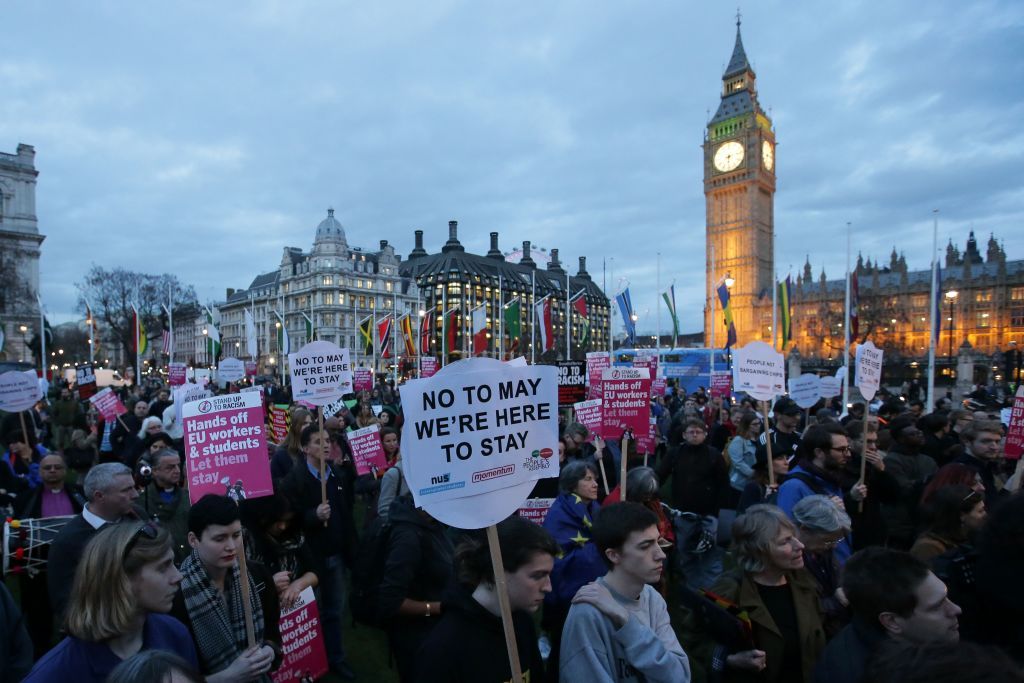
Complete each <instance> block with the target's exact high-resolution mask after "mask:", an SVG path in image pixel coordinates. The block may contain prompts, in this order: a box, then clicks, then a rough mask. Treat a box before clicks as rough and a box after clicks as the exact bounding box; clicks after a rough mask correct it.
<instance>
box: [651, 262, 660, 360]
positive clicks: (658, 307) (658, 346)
mask: <svg viewBox="0 0 1024 683" xmlns="http://www.w3.org/2000/svg"><path fill="white" fill-rule="evenodd" d="M657 260H658V269H657V280H658V283H657V285H656V291H657V292H658V293H657V294H655V295H654V310H655V311H656V314H655V317H656V320H657V322H656V326H657V328H658V331H657V334H658V337H657V344H656V346H655V348H656V349H657V350H658V367H661V304H659V303H658V297H659V296H661V252H660V251H659V252H658V259H657ZM651 379H654V378H653V377H652V378H651Z"/></svg>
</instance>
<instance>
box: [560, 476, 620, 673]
mask: <svg viewBox="0 0 1024 683" xmlns="http://www.w3.org/2000/svg"><path fill="white" fill-rule="evenodd" d="M558 486H559V488H560V489H561V493H560V494H559V495H558V497H557V498H555V502H554V503H552V504H551V509H550V510H548V514H547V517H545V518H544V528H545V529H547V530H548V532H549V533H550V534H551V535H552V536H553V537H554V539H555V542H556V543H558V546H559V547H560V548H561V556H560V557H559V558H558V559H556V560H555V566H554V569H553V570H552V572H551V592H550V593H548V594H547V595H546V596H545V597H544V615H543V617H544V618H543V620H542V622H541V623H542V624H543V626H544V628H545V629H546V630H547V632H548V634H549V635H550V636H551V646H552V648H551V656H550V657H549V658H548V662H549V664H548V667H549V670H550V669H557V662H558V655H559V644H560V642H561V635H562V625H563V624H564V623H565V617H566V615H568V614H569V605H570V604H571V602H572V599H573V596H575V595H576V591H578V590H579V589H580V588H581V587H583V586H584V585H586V584H588V583H590V582H591V581H594V580H595V579H597V578H598V577H600V576H604V575H605V574H606V573H607V571H608V567H607V566H606V565H605V563H604V560H602V559H601V555H600V553H599V552H598V550H597V545H596V544H595V543H594V540H593V538H591V535H590V528H591V526H592V525H593V521H594V519H595V518H596V517H597V515H598V512H599V510H600V507H599V505H598V503H597V470H596V469H595V468H594V465H592V464H591V463H590V462H588V461H586V460H575V461H572V462H570V463H568V464H567V465H566V466H565V467H564V468H562V471H561V473H560V474H559V476H558ZM627 496H628V492H627ZM550 678H551V676H550V671H549V679H550ZM555 680H557V676H555Z"/></svg>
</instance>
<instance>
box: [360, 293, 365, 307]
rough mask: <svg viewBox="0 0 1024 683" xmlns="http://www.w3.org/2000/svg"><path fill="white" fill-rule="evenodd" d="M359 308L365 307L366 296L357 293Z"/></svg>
mask: <svg viewBox="0 0 1024 683" xmlns="http://www.w3.org/2000/svg"><path fill="white" fill-rule="evenodd" d="M359 308H366V297H365V296H363V295H362V294H360V295H359Z"/></svg>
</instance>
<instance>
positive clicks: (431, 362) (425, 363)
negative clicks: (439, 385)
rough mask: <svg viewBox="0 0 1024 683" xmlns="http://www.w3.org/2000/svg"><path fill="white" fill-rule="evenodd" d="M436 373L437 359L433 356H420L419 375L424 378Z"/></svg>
mask: <svg viewBox="0 0 1024 683" xmlns="http://www.w3.org/2000/svg"><path fill="white" fill-rule="evenodd" d="M435 373H437V359H436V358H434V357H433V356H426V357H424V358H420V377H421V378H422V379H426V378H427V377H433V376H434V374H435Z"/></svg>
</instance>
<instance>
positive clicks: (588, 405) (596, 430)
mask: <svg viewBox="0 0 1024 683" xmlns="http://www.w3.org/2000/svg"><path fill="white" fill-rule="evenodd" d="M572 409H573V411H574V412H575V414H576V422H578V423H579V424H581V425H583V426H584V427H586V428H587V432H589V433H588V434H587V443H591V442H593V440H594V435H595V434H600V433H601V399H599V398H592V399H590V400H589V401H580V402H579V403H575V404H573V406H572Z"/></svg>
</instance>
